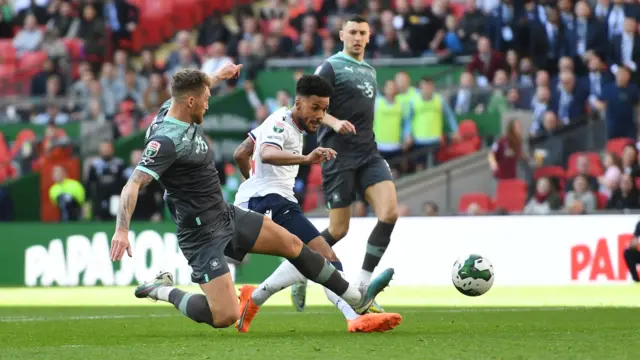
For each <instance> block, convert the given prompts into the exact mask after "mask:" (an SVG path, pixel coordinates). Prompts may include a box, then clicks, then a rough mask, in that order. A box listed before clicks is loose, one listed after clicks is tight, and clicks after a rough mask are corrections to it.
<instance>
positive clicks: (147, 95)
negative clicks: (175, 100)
mask: <svg viewBox="0 0 640 360" xmlns="http://www.w3.org/2000/svg"><path fill="white" fill-rule="evenodd" d="M170 98H171V94H169V91H168V90H167V87H166V86H165V85H164V79H163V77H162V75H160V74H158V73H153V74H151V77H150V79H149V86H148V87H147V89H146V90H145V92H144V96H143V105H144V109H145V111H147V112H148V113H151V114H155V113H156V112H157V111H158V110H159V109H160V106H161V105H162V104H163V103H164V102H165V101H167V100H169V99H170Z"/></svg>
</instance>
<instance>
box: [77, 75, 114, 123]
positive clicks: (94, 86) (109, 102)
mask: <svg viewBox="0 0 640 360" xmlns="http://www.w3.org/2000/svg"><path fill="white" fill-rule="evenodd" d="M92 99H94V100H97V101H99V102H100V106H101V107H102V109H103V110H104V113H105V116H106V117H107V119H113V117H114V116H115V114H116V110H117V106H118V104H117V103H116V98H115V96H114V95H113V94H112V93H111V92H109V91H104V89H103V88H102V85H100V82H99V81H98V80H95V79H94V80H91V83H90V84H89V97H88V100H92ZM84 109H87V107H86V105H85V107H84Z"/></svg>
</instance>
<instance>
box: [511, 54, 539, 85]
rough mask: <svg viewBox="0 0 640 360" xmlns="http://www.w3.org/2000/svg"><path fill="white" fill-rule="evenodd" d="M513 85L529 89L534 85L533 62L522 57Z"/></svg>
mask: <svg viewBox="0 0 640 360" xmlns="http://www.w3.org/2000/svg"><path fill="white" fill-rule="evenodd" d="M514 80H515V84H516V85H518V86H522V87H527V88H531V87H533V86H534V84H535V79H534V70H533V62H532V61H531V58H528V57H523V58H522V59H521V60H520V68H519V71H518V73H517V76H516V78H515V79H514Z"/></svg>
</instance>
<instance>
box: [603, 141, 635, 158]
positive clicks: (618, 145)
mask: <svg viewBox="0 0 640 360" xmlns="http://www.w3.org/2000/svg"><path fill="white" fill-rule="evenodd" d="M627 145H634V141H633V140H631V139H629V138H615V139H611V140H609V141H607V147H606V150H607V152H608V153H613V154H616V155H618V156H620V157H622V151H623V150H624V148H625V146H627Z"/></svg>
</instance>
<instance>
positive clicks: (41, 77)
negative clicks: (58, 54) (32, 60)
mask: <svg viewBox="0 0 640 360" xmlns="http://www.w3.org/2000/svg"><path fill="white" fill-rule="evenodd" d="M53 75H56V76H60V72H59V71H58V69H57V66H56V63H55V62H54V61H53V60H52V59H47V60H46V61H45V62H44V65H43V67H42V71H41V72H39V73H38V74H36V76H34V77H33V78H32V79H31V96H44V95H45V94H46V93H47V79H49V77H50V76H53Z"/></svg>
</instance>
